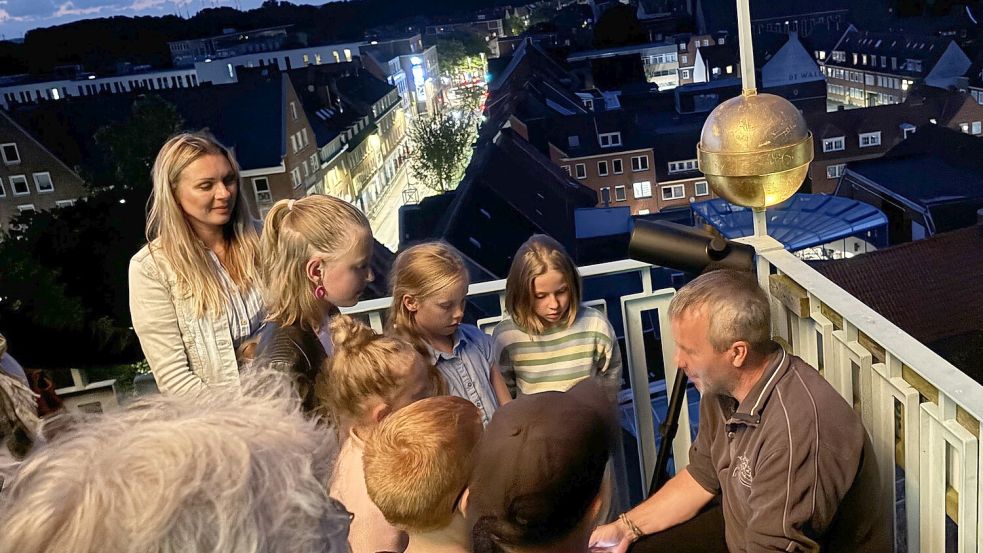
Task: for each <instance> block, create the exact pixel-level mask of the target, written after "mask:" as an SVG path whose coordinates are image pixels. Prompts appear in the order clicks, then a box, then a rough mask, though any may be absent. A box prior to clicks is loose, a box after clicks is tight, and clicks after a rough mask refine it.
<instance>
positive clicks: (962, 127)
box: [959, 123, 969, 134]
mask: <svg viewBox="0 0 983 553" xmlns="http://www.w3.org/2000/svg"><path fill="white" fill-rule="evenodd" d="M959 130H961V131H962V132H964V133H966V134H969V123H959Z"/></svg>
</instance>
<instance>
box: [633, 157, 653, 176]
mask: <svg viewBox="0 0 983 553" xmlns="http://www.w3.org/2000/svg"><path fill="white" fill-rule="evenodd" d="M648 168H649V156H632V158H631V170H632V171H635V172H638V171H647V170H648Z"/></svg>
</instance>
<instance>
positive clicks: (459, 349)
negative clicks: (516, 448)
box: [430, 324, 498, 426]
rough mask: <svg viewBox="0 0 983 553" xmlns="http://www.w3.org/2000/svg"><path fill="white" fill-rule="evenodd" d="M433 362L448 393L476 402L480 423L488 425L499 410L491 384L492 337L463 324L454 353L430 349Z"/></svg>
mask: <svg viewBox="0 0 983 553" xmlns="http://www.w3.org/2000/svg"><path fill="white" fill-rule="evenodd" d="M430 351H431V353H432V354H433V359H434V365H435V366H436V367H437V370H438V371H439V372H440V374H441V376H443V377H444V382H446V383H447V392H448V393H449V394H450V395H452V396H457V397H460V398H464V399H466V400H468V401H470V402H471V403H474V404H475V406H477V407H478V410H479V411H481V422H482V424H484V425H486V426H487V425H488V421H490V420H491V418H492V415H493V414H495V410H496V409H498V396H496V395H495V389H494V388H493V387H492V384H491V379H490V377H489V375H490V373H491V367H492V365H493V364H494V363H493V359H494V344H493V343H492V339H491V336H488V335H487V334H485V333H484V332H482V331H481V330H479V329H478V327H476V326H474V325H464V324H462V325H461V326H459V327H458V328H457V332H455V333H454V347H453V351H452V353H447V352H443V351H438V350H435V349H433V348H432V347H431V348H430Z"/></svg>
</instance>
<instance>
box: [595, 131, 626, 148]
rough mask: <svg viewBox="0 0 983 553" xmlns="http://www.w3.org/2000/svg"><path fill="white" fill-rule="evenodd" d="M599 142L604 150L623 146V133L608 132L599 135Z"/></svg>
mask: <svg viewBox="0 0 983 553" xmlns="http://www.w3.org/2000/svg"><path fill="white" fill-rule="evenodd" d="M597 141H598V142H599V143H600V144H601V147H602V148H613V147H615V146H621V133H620V132H608V133H602V134H599V135H597Z"/></svg>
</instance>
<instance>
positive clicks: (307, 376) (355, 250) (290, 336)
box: [255, 195, 373, 412]
mask: <svg viewBox="0 0 983 553" xmlns="http://www.w3.org/2000/svg"><path fill="white" fill-rule="evenodd" d="M372 246H373V239H372V230H371V229H370V228H369V222H368V220H367V219H366V218H365V215H364V214H363V213H362V212H361V211H359V210H358V208H356V207H355V206H353V205H351V204H349V203H348V202H345V201H343V200H340V199H338V198H334V197H331V196H321V195H315V196H307V197H306V198H301V199H299V200H280V201H279V202H277V203H276V204H275V205H274V206H273V208H272V209H271V210H270V212H269V213H268V214H267V216H266V223H265V224H264V225H263V237H262V240H261V247H260V249H261V252H262V259H263V283H264V287H265V293H266V306H267V309H268V312H269V313H268V315H267V321H269V323H270V325H269V326H270V328H269V330H268V331H266V332H264V336H263V339H262V340H261V341H260V343H259V344H258V346H257V350H256V356H257V358H256V361H255V362H256V363H258V364H260V366H273V367H274V368H278V369H280V370H282V371H284V372H286V373H288V374H290V375H292V376H293V378H294V383H295V385H296V388H297V392H298V394H299V395H300V398H301V401H302V402H303V407H304V410H305V411H307V412H311V411H312V410H313V409H314V406H315V401H314V378H315V376H316V375H317V373H318V371H319V370H320V368H321V366H322V364H323V363H324V360H325V359H326V358H327V357H328V356H330V355H331V350H332V341H331V337H330V335H329V334H328V332H327V327H328V321H329V318H330V317H331V316H333V315H335V314H337V313H338V308H339V307H350V306H352V305H355V304H356V303H358V299H359V296H360V295H361V294H362V291H363V290H364V289H365V286H366V285H367V284H368V283H369V282H372V280H373V275H372V270H371V269H370V268H369V262H370V260H371V257H372Z"/></svg>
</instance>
